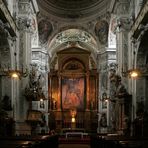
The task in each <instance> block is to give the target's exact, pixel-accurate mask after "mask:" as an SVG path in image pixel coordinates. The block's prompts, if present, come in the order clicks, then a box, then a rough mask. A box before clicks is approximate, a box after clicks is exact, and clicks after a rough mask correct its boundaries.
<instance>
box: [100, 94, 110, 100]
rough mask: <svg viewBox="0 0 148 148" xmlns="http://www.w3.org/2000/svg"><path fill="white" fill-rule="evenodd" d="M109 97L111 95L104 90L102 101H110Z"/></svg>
mask: <svg viewBox="0 0 148 148" xmlns="http://www.w3.org/2000/svg"><path fill="white" fill-rule="evenodd" d="M109 99H110V97H109V96H108V95H107V93H106V92H104V93H103V94H102V100H101V101H108V100H109Z"/></svg>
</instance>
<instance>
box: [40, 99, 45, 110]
mask: <svg viewBox="0 0 148 148" xmlns="http://www.w3.org/2000/svg"><path fill="white" fill-rule="evenodd" d="M44 107H45V105H44V100H43V99H42V98H41V99H40V108H44Z"/></svg>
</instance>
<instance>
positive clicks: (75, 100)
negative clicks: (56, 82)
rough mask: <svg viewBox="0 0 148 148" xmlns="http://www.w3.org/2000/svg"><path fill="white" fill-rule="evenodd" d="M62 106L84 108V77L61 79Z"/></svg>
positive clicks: (64, 107)
mask: <svg viewBox="0 0 148 148" xmlns="http://www.w3.org/2000/svg"><path fill="white" fill-rule="evenodd" d="M62 107H63V109H71V108H75V109H83V108H84V78H72V79H70V78H64V79H62Z"/></svg>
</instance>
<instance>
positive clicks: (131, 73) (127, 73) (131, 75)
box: [122, 51, 141, 78]
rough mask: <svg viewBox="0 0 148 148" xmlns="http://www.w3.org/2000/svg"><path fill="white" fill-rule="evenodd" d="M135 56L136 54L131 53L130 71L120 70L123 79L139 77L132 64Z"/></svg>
mask: <svg viewBox="0 0 148 148" xmlns="http://www.w3.org/2000/svg"><path fill="white" fill-rule="evenodd" d="M135 54H136V52H135V51H134V52H133V68H132V69H129V70H127V71H123V68H122V76H123V77H127V76H128V77H129V78H137V77H139V76H140V73H141V72H140V70H139V69H137V68H135V66H134V64H135V60H136V59H135Z"/></svg>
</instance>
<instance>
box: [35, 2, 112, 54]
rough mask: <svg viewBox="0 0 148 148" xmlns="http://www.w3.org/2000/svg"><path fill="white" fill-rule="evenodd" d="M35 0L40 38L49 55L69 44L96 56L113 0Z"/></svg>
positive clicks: (102, 43) (104, 40) (106, 30)
mask: <svg viewBox="0 0 148 148" xmlns="http://www.w3.org/2000/svg"><path fill="white" fill-rule="evenodd" d="M37 3H38V7H39V14H38V27H39V35H40V37H39V38H40V42H41V44H42V45H43V44H46V45H47V47H48V48H49V55H51V57H54V55H55V54H56V52H57V51H59V50H62V49H65V48H69V47H70V46H75V47H78V48H82V49H86V50H88V51H91V53H92V54H93V55H94V56H96V55H97V54H96V53H97V52H98V51H99V48H102V46H106V45H107V38H108V37H107V36H108V28H109V21H110V15H109V14H110V11H111V10H110V9H111V3H112V0H37ZM45 31H46V33H44V32H45ZM47 31H48V33H47ZM85 39H87V40H85Z"/></svg>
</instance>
